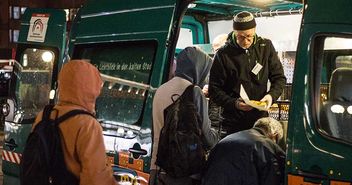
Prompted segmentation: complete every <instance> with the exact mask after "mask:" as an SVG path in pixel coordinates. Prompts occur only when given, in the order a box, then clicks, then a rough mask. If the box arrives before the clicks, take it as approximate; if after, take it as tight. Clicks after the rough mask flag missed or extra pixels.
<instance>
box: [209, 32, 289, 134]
mask: <svg viewBox="0 0 352 185" xmlns="http://www.w3.org/2000/svg"><path fill="white" fill-rule="evenodd" d="M233 37H234V35H233V33H230V34H229V37H228V41H227V42H226V44H225V46H223V47H222V48H220V49H219V50H218V52H217V53H216V55H215V57H214V62H213V65H212V68H211V70H210V80H209V96H210V98H211V99H212V101H214V102H215V103H216V104H218V105H220V106H222V107H223V108H224V112H223V117H224V119H225V120H226V121H227V123H228V122H231V124H232V125H233V126H234V127H238V128H237V129H235V130H237V131H239V130H244V129H249V128H252V126H253V124H254V122H255V121H256V120H257V119H258V118H260V117H264V116H266V114H263V113H261V112H260V111H258V110H257V109H253V110H251V111H248V112H244V111H241V110H238V109H236V107H235V101H236V100H237V99H238V98H239V97H240V85H241V84H242V85H243V87H244V89H245V90H246V92H247V95H248V97H249V98H250V99H251V100H261V99H262V98H263V97H264V96H265V95H266V94H268V93H269V94H270V95H271V96H272V98H273V100H274V101H275V100H276V99H277V98H279V96H280V95H281V93H282V91H283V88H284V85H285V83H286V78H285V75H284V71H283V67H282V64H281V62H280V61H279V59H278V56H277V53H276V51H275V49H274V46H273V44H272V43H271V41H270V40H268V39H264V38H262V37H258V36H255V38H254V42H253V44H252V46H251V47H250V48H248V49H243V48H241V47H240V46H239V45H238V44H237V43H236V41H234V40H235V39H233ZM257 63H259V64H260V65H262V66H263V68H262V69H261V70H260V71H259V73H258V74H257V75H255V74H254V73H252V72H251V71H252V69H253V68H254V66H255V65H256V64H257ZM268 80H270V82H271V87H270V90H269V92H267V82H268ZM239 122H241V123H239ZM239 124H241V125H239ZM225 126H226V125H225ZM228 126H229V125H228Z"/></svg>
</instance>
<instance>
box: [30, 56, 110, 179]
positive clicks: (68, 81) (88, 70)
mask: <svg viewBox="0 0 352 185" xmlns="http://www.w3.org/2000/svg"><path fill="white" fill-rule="evenodd" d="M58 84H59V87H58V97H59V101H58V104H57V105H56V106H55V107H54V109H56V110H57V114H58V116H61V115H63V114H65V113H66V112H68V111H70V110H73V109H81V110H85V111H88V112H90V113H93V114H95V101H96V98H97V97H98V96H99V94H100V90H101V87H102V84H103V82H102V80H101V78H100V74H99V71H98V70H97V69H96V68H95V67H94V66H93V65H91V64H90V63H88V62H84V61H80V60H76V61H70V62H68V63H67V64H65V65H64V66H63V68H62V70H61V72H60V74H59V82H58ZM55 114H56V111H53V112H52V113H51V117H52V118H54V116H55ZM41 117H42V113H39V114H38V116H37V118H36V121H35V124H34V125H33V128H34V126H35V125H36V124H37V123H38V122H39V121H40V120H41ZM59 127H60V129H61V132H62V136H63V137H62V144H63V146H62V147H63V152H64V157H65V162H66V164H67V167H68V169H69V170H70V171H71V172H72V173H73V174H74V175H75V176H76V177H78V178H79V179H80V184H81V185H115V184H116V182H115V180H114V177H113V175H112V168H111V166H110V164H109V163H108V161H107V158H106V154H105V146H104V140H103V134H102V128H101V126H100V124H99V122H98V121H97V120H96V119H94V118H93V117H91V116H89V115H77V116H74V117H71V118H69V119H68V120H66V121H64V122H62V123H61V124H60V126H59Z"/></svg>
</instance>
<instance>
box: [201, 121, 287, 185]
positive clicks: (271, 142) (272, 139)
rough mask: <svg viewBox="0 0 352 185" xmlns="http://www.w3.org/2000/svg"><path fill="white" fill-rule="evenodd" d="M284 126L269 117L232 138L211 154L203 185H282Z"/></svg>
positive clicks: (226, 138)
mask: <svg viewBox="0 0 352 185" xmlns="http://www.w3.org/2000/svg"><path fill="white" fill-rule="evenodd" d="M282 137H283V129H282V126H281V123H280V122H279V121H277V120H275V119H274V118H270V117H265V118H261V119H259V120H258V121H256V122H255V124H254V127H253V128H251V129H249V130H244V131H240V132H237V133H234V134H231V135H228V136H227V137H225V138H224V139H222V140H221V141H220V142H219V143H218V144H217V145H216V146H215V147H214V148H213V149H212V151H211V152H210V155H209V160H208V165H207V167H206V170H205V173H204V175H203V178H202V185H233V184H250V185H280V184H282V182H283V180H284V166H285V165H284V164H285V153H284V152H283V151H282V149H281V148H280V147H279V145H277V143H278V141H279V140H280V139H281V138H282Z"/></svg>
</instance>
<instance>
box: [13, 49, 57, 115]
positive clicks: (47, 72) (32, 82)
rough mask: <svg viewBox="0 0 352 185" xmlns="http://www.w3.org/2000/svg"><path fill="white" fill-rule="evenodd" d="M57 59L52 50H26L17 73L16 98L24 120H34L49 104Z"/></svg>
mask: <svg viewBox="0 0 352 185" xmlns="http://www.w3.org/2000/svg"><path fill="white" fill-rule="evenodd" d="M55 57H56V56H55V53H54V52H52V51H50V50H45V49H37V48H27V49H25V50H24V52H23V55H22V56H21V59H20V63H21V69H19V71H18V72H17V73H16V79H17V82H18V83H17V86H16V98H17V100H18V104H19V109H20V111H23V113H24V119H29V118H34V117H35V116H36V115H37V113H38V112H39V111H41V110H42V109H43V107H44V106H45V105H46V104H48V102H49V92H50V87H51V80H52V73H53V67H54V61H55Z"/></svg>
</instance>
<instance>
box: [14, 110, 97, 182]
mask: <svg viewBox="0 0 352 185" xmlns="http://www.w3.org/2000/svg"><path fill="white" fill-rule="evenodd" d="M53 107H54V106H53V105H47V106H45V108H44V111H43V117H42V120H41V121H40V122H39V123H38V124H37V125H36V126H35V128H34V130H33V132H32V133H30V135H29V137H28V139H27V143H26V146H25V148H24V151H23V154H22V159H21V164H20V180H21V185H76V184H79V180H78V179H77V178H76V177H75V176H74V175H73V174H72V173H71V172H70V171H68V170H67V167H66V164H65V160H64V155H63V152H62V148H61V140H60V135H61V133H60V129H59V124H60V123H62V122H63V121H65V120H67V119H68V118H70V117H73V116H75V115H78V114H88V115H91V116H93V115H92V114H91V113H89V112H86V111H83V110H72V111H70V112H67V113H66V114H64V115H62V116H61V117H58V118H55V119H51V118H50V113H51V111H52V110H53ZM54 111H55V109H54ZM93 117H94V116H93Z"/></svg>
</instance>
